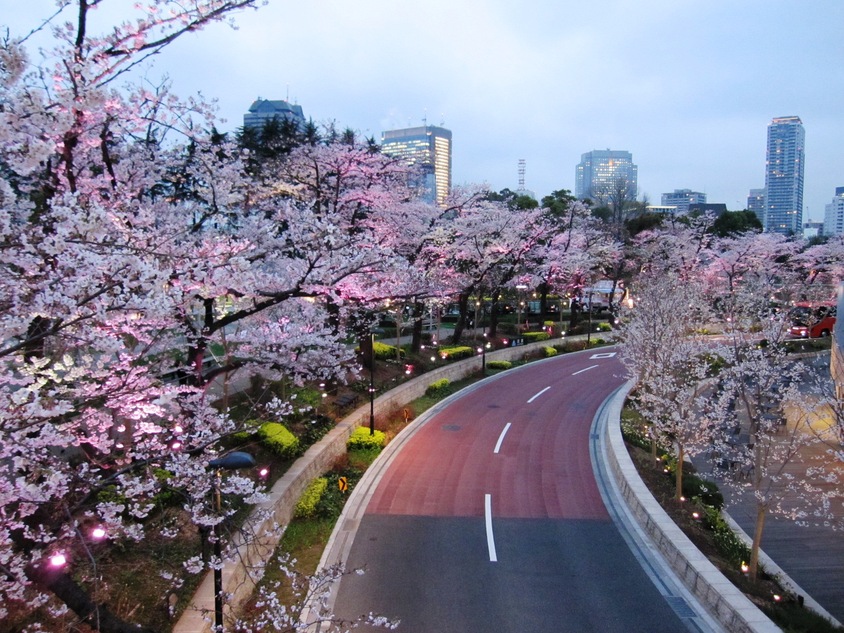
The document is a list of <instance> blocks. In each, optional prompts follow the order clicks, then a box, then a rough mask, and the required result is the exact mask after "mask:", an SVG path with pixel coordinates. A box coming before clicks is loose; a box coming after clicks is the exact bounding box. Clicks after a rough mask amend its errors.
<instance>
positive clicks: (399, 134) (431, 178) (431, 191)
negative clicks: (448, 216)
mask: <svg viewBox="0 0 844 633" xmlns="http://www.w3.org/2000/svg"><path fill="white" fill-rule="evenodd" d="M381 151H382V152H383V153H384V154H386V155H388V156H397V157H399V158H402V159H404V160H406V161H407V163H408V164H409V165H411V166H415V167H418V168H419V169H420V171H421V174H420V175H421V178H422V180H423V181H422V182H421V183H419V184H420V185H421V186H422V187H423V188H424V190H425V197H426V198H427V199H428V200H429V201H430V202H436V203H437V204H439V205H442V204H444V203H445V199H446V198H447V197H448V194H449V192H450V191H451V130H447V129H445V128H442V127H435V126H433V125H423V126H420V127H411V128H404V129H401V130H389V131H387V132H381Z"/></svg>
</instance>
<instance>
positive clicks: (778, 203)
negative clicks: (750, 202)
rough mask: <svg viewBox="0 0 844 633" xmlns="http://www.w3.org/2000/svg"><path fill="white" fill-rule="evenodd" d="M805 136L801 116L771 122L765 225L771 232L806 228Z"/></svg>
mask: <svg viewBox="0 0 844 633" xmlns="http://www.w3.org/2000/svg"><path fill="white" fill-rule="evenodd" d="M805 139H806V133H805V131H804V129H803V122H802V121H801V120H800V117H796V116H786V117H776V118H774V119H773V120H772V121H771V124H770V125H769V126H768V154H767V160H766V169H765V220H764V222H763V225H764V227H765V230H766V231H768V232H770V233H782V234H784V235H792V234H801V233H802V232H803V168H804V155H803V154H804V146H805Z"/></svg>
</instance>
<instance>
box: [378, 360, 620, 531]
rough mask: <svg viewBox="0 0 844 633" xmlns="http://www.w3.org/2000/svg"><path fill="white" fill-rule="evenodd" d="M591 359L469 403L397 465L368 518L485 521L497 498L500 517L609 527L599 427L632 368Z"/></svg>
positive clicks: (453, 410) (520, 376)
mask: <svg viewBox="0 0 844 633" xmlns="http://www.w3.org/2000/svg"><path fill="white" fill-rule="evenodd" d="M591 356H592V355H580V356H578V357H572V358H571V359H566V360H569V362H553V363H544V364H543V365H541V371H530V372H528V371H521V372H514V373H513V374H512V375H511V376H508V377H507V379H506V380H502V379H503V377H502V379H500V380H498V381H493V382H492V383H491V384H488V385H486V386H484V387H483V388H480V389H477V390H475V391H473V392H472V393H470V394H468V395H466V396H465V397H463V398H460V399H459V400H458V401H457V402H455V403H454V404H452V405H451V406H449V407H448V409H447V410H446V411H444V412H442V413H440V414H439V415H437V416H436V417H435V418H433V419H431V420H430V421H429V422H427V423H426V425H425V426H424V428H422V429H421V430H420V431H419V432H418V433H417V434H416V435H415V436H414V437H413V440H412V444H411V445H409V446H407V447H406V448H405V449H404V450H403V451H402V452H401V453H400V454H399V455H398V457H397V458H396V459H395V460H394V461H393V463H392V465H391V466H390V469H389V470H388V472H387V473H386V475H385V477H384V478H383V479H382V480H381V483H380V485H379V487H378V489H377V491H376V493H375V495H374V497H373V499H372V501H371V502H370V504H369V507H368V509H367V512H368V513H372V514H412V515H424V516H477V517H480V516H483V513H484V506H483V502H484V494H486V493H492V494H493V495H494V499H495V500H496V510H495V515H496V517H520V518H552V519H602V520H607V519H608V518H609V517H608V515H607V512H606V510H605V508H604V504H603V502H602V501H601V496H600V494H599V492H598V488H597V486H596V484H595V478H594V477H593V475H592V466H591V462H590V459H589V427H590V424H591V422H592V417H593V415H594V413H595V411H596V410H597V408H598V406H599V405H600V404H601V402H603V400H604V399H605V398H606V395H607V394H608V393H609V392H611V391H612V390H613V389H615V388H616V387H617V386H619V385H620V384H621V383H622V382H623V381H622V379H621V377H620V374H621V371H622V369H621V366H620V364H619V363H618V362H617V360H615V358H614V357H613V358H604V359H594V358H591ZM578 371H580V372H582V373H580V374H575V372H578ZM573 374H574V375H573ZM546 387H548V390H547V391H544V392H543V393H540V391H542V390H543V389H545V388H546ZM534 397H535V399H534V400H533V401H532V402H530V403H528V400H530V399H531V398H534ZM508 422H509V423H510V425H511V426H510V428H509V429H508V431H507V433H506V435H505V436H504V439H503V440H502V442H501V446H500V450H499V453H497V454H494V453H493V450H494V448H495V446H496V444H497V442H498V439H499V437H500V435H501V433H502V431H503V430H504V427H505V425H506V424H507V423H508Z"/></svg>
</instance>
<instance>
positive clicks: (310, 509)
mask: <svg viewBox="0 0 844 633" xmlns="http://www.w3.org/2000/svg"><path fill="white" fill-rule="evenodd" d="M326 488H328V478H327V477H317V478H316V479H314V480H313V481H312V482H311V483H310V484H308V487H307V488H306V489H305V492H303V493H302V496H301V497H300V498H299V501H297V502H296V508H295V509H294V511H293V516H294V517H296V518H300V519H301V518H308V517H312V516H314V515H315V514H316V512H317V506H318V505H319V502H320V500H321V499H322V495H323V494H325V489H326Z"/></svg>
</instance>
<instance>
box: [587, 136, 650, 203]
mask: <svg viewBox="0 0 844 633" xmlns="http://www.w3.org/2000/svg"><path fill="white" fill-rule="evenodd" d="M619 185H623V186H624V188H625V197H626V198H628V199H630V200H635V199H636V195H637V194H638V191H639V168H638V167H637V166H636V165H634V164H633V155H632V154H631V153H630V152H626V151H617V150H610V149H607V150H598V149H596V150H592V151H591V152H586V153H585V154H582V155H581V157H580V163H579V164H578V165H577V170H576V172H575V181H574V195H575V197H577V198H578V199H580V200H585V199H587V198H588V199H590V200H594V201H595V202H597V203H599V204H606V203H607V200H608V198H609V196H610V195H611V194H612V193H613V192H614V191H618V187H619Z"/></svg>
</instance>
